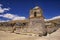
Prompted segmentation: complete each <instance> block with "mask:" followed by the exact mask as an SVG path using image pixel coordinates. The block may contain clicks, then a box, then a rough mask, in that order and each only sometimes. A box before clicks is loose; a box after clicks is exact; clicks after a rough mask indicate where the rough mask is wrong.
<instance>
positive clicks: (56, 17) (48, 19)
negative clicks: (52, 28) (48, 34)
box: [44, 16, 60, 21]
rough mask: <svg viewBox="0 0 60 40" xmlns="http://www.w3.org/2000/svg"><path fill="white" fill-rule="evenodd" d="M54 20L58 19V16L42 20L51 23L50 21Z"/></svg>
mask: <svg viewBox="0 0 60 40" xmlns="http://www.w3.org/2000/svg"><path fill="white" fill-rule="evenodd" d="M55 19H60V16H56V17H53V18H50V19H44V20H45V21H51V20H55Z"/></svg>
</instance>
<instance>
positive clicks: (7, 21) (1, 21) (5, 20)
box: [0, 20, 10, 22]
mask: <svg viewBox="0 0 60 40" xmlns="http://www.w3.org/2000/svg"><path fill="white" fill-rule="evenodd" d="M8 21H10V20H0V22H8Z"/></svg>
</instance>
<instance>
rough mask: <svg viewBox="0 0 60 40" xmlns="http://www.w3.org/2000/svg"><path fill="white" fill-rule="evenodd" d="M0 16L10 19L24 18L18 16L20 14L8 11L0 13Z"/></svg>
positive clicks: (23, 18)
mask: <svg viewBox="0 0 60 40" xmlns="http://www.w3.org/2000/svg"><path fill="white" fill-rule="evenodd" d="M0 17H5V18H8V19H11V20H25V17H20V16H17V15H13V14H10V13H7V14H4V15H0Z"/></svg>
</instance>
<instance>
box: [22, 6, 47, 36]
mask: <svg viewBox="0 0 60 40" xmlns="http://www.w3.org/2000/svg"><path fill="white" fill-rule="evenodd" d="M25 24H26V22H25ZM27 24H28V25H27V27H26V28H24V29H22V31H21V33H22V32H23V33H34V34H39V35H40V34H41V35H45V34H46V27H45V21H44V17H43V12H42V9H41V8H40V7H38V6H36V7H34V8H33V9H31V10H30V16H29V19H28V23H27Z"/></svg>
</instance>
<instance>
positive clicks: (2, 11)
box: [0, 4, 10, 13]
mask: <svg viewBox="0 0 60 40" xmlns="http://www.w3.org/2000/svg"><path fill="white" fill-rule="evenodd" d="M9 9H10V8H2V4H0V13H4V12H5V11H9Z"/></svg>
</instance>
